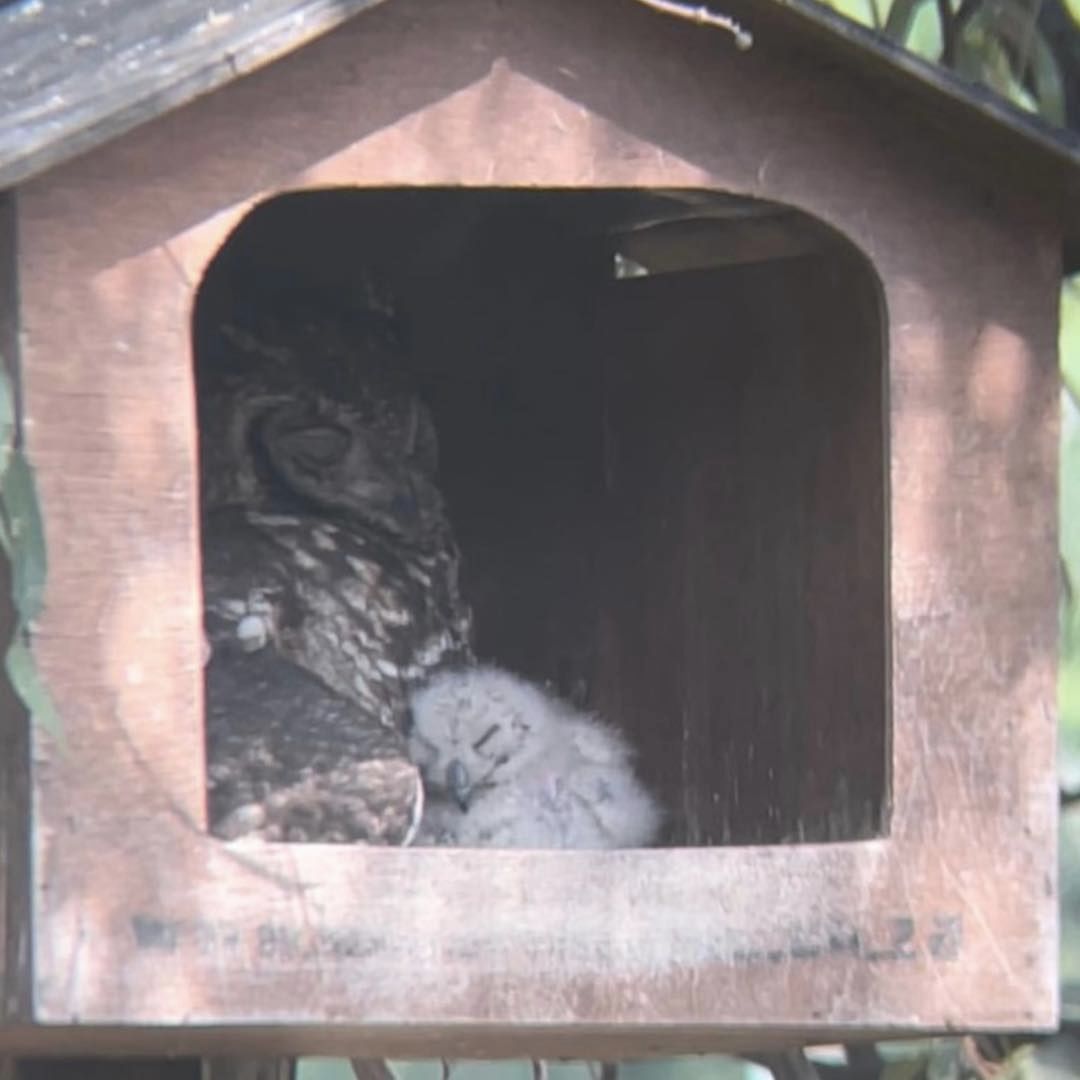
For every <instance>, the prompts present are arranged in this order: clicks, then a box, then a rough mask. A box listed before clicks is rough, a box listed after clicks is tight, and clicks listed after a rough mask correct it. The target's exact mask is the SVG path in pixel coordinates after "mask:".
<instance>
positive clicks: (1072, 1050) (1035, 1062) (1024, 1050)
mask: <svg viewBox="0 0 1080 1080" xmlns="http://www.w3.org/2000/svg"><path fill="white" fill-rule="evenodd" d="M1077 1076H1080V1039H1077V1038H1076V1036H1075V1035H1070V1034H1067V1033H1062V1034H1059V1035H1054V1036H1052V1037H1051V1038H1049V1039H1045V1040H1044V1041H1043V1042H1039V1043H1029V1044H1028V1045H1026V1046H1022V1047H1020V1049H1019V1050H1016V1051H1014V1052H1013V1053H1012V1054H1010V1055H1009V1056H1008V1058H1006V1060H1005V1062H1004V1067H1003V1068H1002V1070H1001V1072H1000V1073H998V1077H999V1080H1074V1078H1075V1077H1077Z"/></svg>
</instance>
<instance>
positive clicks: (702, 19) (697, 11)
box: [638, 0, 754, 52]
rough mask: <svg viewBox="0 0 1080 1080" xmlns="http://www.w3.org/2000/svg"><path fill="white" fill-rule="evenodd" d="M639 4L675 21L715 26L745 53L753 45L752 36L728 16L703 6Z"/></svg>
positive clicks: (643, 0)
mask: <svg viewBox="0 0 1080 1080" xmlns="http://www.w3.org/2000/svg"><path fill="white" fill-rule="evenodd" d="M638 3H639V4H644V5H645V6H646V7H651V8H652V9H653V10H654V11H662V12H663V13H664V14H665V15H674V16H675V18H676V19H688V20H689V21H690V22H693V23H697V24H698V25H699V26H715V27H717V29H720V30H726V31H727V32H728V33H729V34H731V36H732V37H733V38H734V39H735V48H736V49H739V50H741V51H743V52H745V51H746V50H747V49H749V48H750V47H751V46H752V45H753V44H754V35H753V34H751V33H750V31H749V30H747V29H746V28H745V27H743V26H741V25H740V24H739V23H737V22H736V21H735V20H734V19H733V18H732V17H731V16H730V15H718V14H717V13H716V12H715V11H710V10H709V9H708V8H707V7H706V6H705V5H704V4H700V5H698V6H696V7H695V6H694V5H693V4H684V3H679V0H638Z"/></svg>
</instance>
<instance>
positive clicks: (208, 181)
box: [0, 0, 1075, 1058]
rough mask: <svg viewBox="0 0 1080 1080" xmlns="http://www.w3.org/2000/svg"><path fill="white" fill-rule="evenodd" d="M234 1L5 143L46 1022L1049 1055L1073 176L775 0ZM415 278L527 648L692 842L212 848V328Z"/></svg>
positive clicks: (424, 351) (17, 746) (476, 515)
mask: <svg viewBox="0 0 1080 1080" xmlns="http://www.w3.org/2000/svg"><path fill="white" fill-rule="evenodd" d="M117 6H118V7H119V8H120V9H123V8H124V7H125V5H124V4H120V5H114V7H117ZM128 6H129V7H131V8H132V9H133V10H134V9H135V8H138V7H139V6H140V5H128ZM186 6H187V7H190V8H192V9H194V7H198V8H199V12H200V14H199V19H200V20H202V21H201V22H198V24H197V25H196V24H194V23H193V24H192V25H184V26H174V27H170V28H167V29H168V33H167V34H164V35H162V36H161V37H160V38H159V39H156V40H157V44H156V46H155V48H158V49H160V50H162V54H161V56H158V54H156V53H155V54H153V56H150V58H149V59H148V58H147V57H148V54H147V53H146V52H145V51H144V52H142V53H140V52H139V51H138V50H135V52H133V53H132V54H131V55H132V56H134V57H135V60H134V61H132V63H134V65H135V66H134V69H133V73H129V74H128V75H124V76H123V77H120V76H117V77H116V78H115V79H114V78H113V76H112V74H111V73H112V71H113V69H112V68H110V67H109V64H112V63H114V60H109V59H108V58H106V59H103V60H101V61H100V67H99V68H98V69H96V71H95V72H93V73H88V74H87V75H86V76H85V78H86V80H90V79H91V75H92V74H93V75H95V77H97V78H99V81H102V82H104V83H108V84H109V86H110V87H111V90H112V92H113V97H109V95H108V94H101V95H98V96H96V97H95V96H94V95H91V94H89V92H88V93H87V95H86V100H85V101H84V102H83V103H82V105H81V106H80V108H81V109H82V111H80V108H76V107H75V106H71V105H70V102H69V106H70V107H69V108H67V111H65V109H64V108H60V107H59V106H56V103H55V101H54V102H53V105H54V106H55V107H56V109H59V112H57V113H56V115H55V116H53V117H52V121H50V122H53V121H55V123H54V128H53V129H50V132H46V133H45V134H42V131H43V129H44V128H45V126H46V125H45V123H44V121H41V119H40V115H39V116H38V119H37V120H35V119H34V118H33V117H30V113H29V111H28V113H27V116H28V117H29V119H26V120H25V125H24V126H23V127H22V128H20V129H19V131H20V135H19V138H18V140H17V151H18V152H16V150H13V149H12V147H13V146H16V143H13V142H8V143H6V144H5V145H4V148H3V149H4V155H5V157H4V161H6V164H5V165H4V168H6V169H7V171H6V172H0V183H5V184H7V185H8V186H9V187H10V191H9V194H8V195H7V196H5V198H4V202H3V204H2V205H3V214H2V219H0V224H2V230H0V258H3V259H4V260H5V266H4V270H3V272H2V273H0V285H2V287H3V289H4V290H5V291H4V293H3V294H2V295H0V313H2V314H3V316H4V318H3V321H2V326H3V328H4V335H5V339H4V350H3V351H4V354H5V359H6V361H7V363H8V366H9V368H10V370H11V371H12V372H13V374H14V375H15V377H16V379H17V383H18V387H19V396H18V403H19V408H18V418H19V428H20V437H21V440H22V446H23V448H24V450H25V454H26V457H27V459H28V460H29V462H30V463H31V464H32V466H33V468H34V470H35V474H36V482H37V489H38V496H39V500H40V507H41V511H42V516H43V520H44V524H45V535H46V541H47V554H48V572H47V579H46V586H45V598H44V609H43V612H42V614H41V615H40V617H39V618H38V619H37V620H36V621H35V623H34V624H33V626H32V628H31V631H32V632H31V644H32V650H33V656H34V658H35V662H36V664H37V668H38V671H39V672H40V674H41V676H42V679H43V681H44V683H45V685H46V686H47V688H48V692H49V694H50V696H51V699H52V702H53V704H54V706H55V710H56V714H57V716H58V717H59V720H60V723H61V726H62V730H63V738H62V740H61V741H58V740H57V739H55V738H54V737H53V736H52V735H51V734H50V733H48V732H47V731H46V730H45V729H43V728H42V727H41V726H39V725H33V724H31V723H30V722H29V721H28V720H25V719H23V718H20V716H19V713H18V712H17V710H15V709H13V708H9V709H7V710H6V713H5V716H6V718H5V720H4V723H5V725H6V730H5V738H6V740H8V741H7V743H5V745H6V746H8V747H9V750H10V752H9V753H6V754H5V755H4V757H3V759H2V761H0V780H2V786H0V792H2V793H3V797H4V803H3V814H4V818H3V833H2V847H0V852H2V853H3V857H4V858H3V864H2V869H3V872H4V876H3V878H2V879H0V880H2V884H3V889H2V890H0V905H2V906H0V911H2V912H3V920H4V923H5V930H6V950H5V952H4V954H3V966H2V968H0V975H2V980H0V983H2V986H3V989H4V994H3V997H2V999H0V1010H2V1014H0V1015H2V1016H3V1022H4V1025H5V1026H4V1027H3V1029H2V1033H0V1047H4V1048H11V1049H12V1050H13V1051H19V1050H21V1051H25V1050H33V1049H34V1048H40V1047H42V1046H46V1045H47V1046H48V1047H50V1048H53V1049H55V1048H57V1047H65V1048H70V1049H75V1050H86V1049H93V1048H111V1049H117V1050H138V1049H142V1050H151V1051H155V1052H156V1051H157V1050H158V1049H161V1048H168V1047H174V1048H175V1047H183V1048H185V1049H186V1050H190V1049H191V1048H193V1047H198V1046H205V1047H207V1048H208V1049H213V1048H214V1047H221V1046H222V1045H225V1044H226V1042H227V1043H228V1045H229V1046H230V1047H232V1048H233V1049H235V1048H236V1047H237V1045H242V1046H246V1047H250V1048H251V1049H255V1048H260V1047H261V1048H263V1049H267V1050H272V1051H273V1052H293V1053H296V1052H333V1051H342V1052H349V1053H352V1054H354V1055H359V1054H364V1055H368V1056H371V1055H376V1054H387V1055H398V1056H409V1055H424V1056H429V1055H433V1054H443V1055H447V1056H489V1055H490V1056H494V1055H521V1054H535V1055H586V1054H596V1055H607V1056H609V1057H622V1058H626V1057H633V1056H639V1055H644V1054H649V1053H653V1052H660V1051H665V1052H667V1051H674V1052H691V1051H696V1050H704V1049H709V1048H730V1047H738V1046H754V1045H763V1044H767V1043H770V1042H772V1043H775V1042H777V1041H781V1040H788V1041H795V1040H809V1039H819V1040H820V1039H831V1038H834V1037H837V1036H845V1035H848V1034H854V1033H864V1034H866V1035H870V1034H874V1033H899V1032H916V1031H938V1030H946V1029H958V1028H963V1029H972V1028H975V1029H980V1028H997V1029H1015V1028H1041V1027H1046V1026H1049V1025H1052V1024H1053V1023H1054V1022H1055V1017H1056V964H1055V956H1056V949H1057V941H1056V903H1057V901H1056V877H1055V848H1056V837H1055V829H1056V824H1055V823H1056V782H1055V773H1054V760H1053V759H1054V743H1055V712H1056V710H1055V641H1056V633H1057V601H1056V581H1057V554H1056V551H1057V549H1056V527H1055V526H1056V491H1055V484H1056V459H1057V419H1056V416H1057V370H1056V334H1057V298H1058V289H1059V283H1060V275H1061V261H1060V253H1061V250H1062V243H1063V239H1065V238H1066V237H1067V236H1068V235H1071V233H1070V230H1072V229H1074V228H1075V223H1074V222H1071V221H1070V220H1068V219H1067V217H1066V214H1065V211H1064V209H1063V207H1064V206H1065V199H1064V197H1063V195H1064V192H1065V191H1066V189H1067V185H1068V182H1069V181H1068V176H1067V169H1066V168H1065V167H1064V166H1063V165H1062V164H1061V162H1059V161H1058V160H1057V159H1056V158H1055V157H1054V154H1053V153H1052V152H1051V151H1050V150H1048V149H1046V148H1045V147H1040V145H1038V144H1037V142H1036V141H1034V140H1032V139H1030V138H1028V137H1027V136H1026V135H1024V134H1023V133H1019V134H1018V133H1017V131H1016V130H1013V129H1012V128H1010V127H1009V126H1008V125H1007V124H1004V123H999V122H997V121H995V120H993V118H990V119H987V117H986V115H984V113H983V112H979V111H978V110H975V109H973V108H971V107H969V105H968V104H966V103H965V102H964V101H963V100H962V99H961V98H959V97H955V98H949V97H948V96H946V95H942V94H936V92H935V91H933V88H930V89H927V88H926V87H925V86H923V87H922V89H919V88H914V89H913V88H912V86H911V85H910V84H911V81H912V80H911V79H910V78H908V77H907V76H904V75H902V74H898V73H896V72H895V71H893V72H892V74H890V75H886V76H882V78H881V79H876V78H872V77H870V75H868V74H867V72H866V71H860V70H859V68H860V64H859V63H858V62H855V61H851V62H849V61H850V56H849V55H848V54H847V53H846V52H844V51H843V49H842V48H840V49H839V51H838V47H837V46H836V45H835V42H833V40H832V39H831V38H828V37H827V35H823V34H821V33H820V29H819V28H818V27H817V26H816V24H814V23H813V22H812V21H808V20H807V18H806V17H805V16H804V15H803V14H800V13H799V11H798V10H795V11H793V10H787V9H785V8H784V7H783V5H774V4H756V5H753V6H752V7H748V8H746V9H745V10H744V9H743V8H742V7H741V6H739V5H736V7H735V9H734V10H733V14H735V15H736V16H739V17H741V18H742V19H743V21H744V22H746V24H747V27H748V29H750V30H751V31H752V32H753V33H754V36H755V42H754V47H753V48H752V49H750V50H749V51H739V50H737V49H735V48H734V47H733V44H732V41H731V39H730V38H729V37H728V36H727V35H726V34H724V33H723V32H720V31H716V30H714V29H712V28H709V27H703V26H695V25H693V24H692V23H691V22H689V21H686V20H679V19H672V18H667V17H664V16H663V15H661V14H658V13H657V12H655V11H650V10H648V8H647V7H646V6H645V5H643V4H639V3H635V2H632V0H596V2H594V3H590V4H583V3H580V2H573V0H547V2H545V3H530V2H526V0H505V2H500V3H493V2H489V0H446V2H444V3H440V4H434V5H433V4H424V3H422V2H420V0H387V2H385V3H381V4H377V5H368V4H362V3H353V4H343V5H338V6H337V7H338V8H340V10H336V9H335V11H334V13H333V14H327V12H326V11H325V10H324V9H325V8H326V5H322V4H305V3H301V4H296V3H294V4H291V5H277V6H276V7H274V9H273V11H274V14H272V15H271V14H267V12H266V9H265V8H264V9H263V13H262V15H261V16H259V17H261V18H262V19H263V20H264V22H263V24H262V25H253V24H252V20H253V19H255V18H256V15H254V14H253V13H252V12H251V11H249V10H248V7H250V5H241V4H238V3H237V4H224V5H216V7H221V11H219V12H218V13H217V14H216V15H215V14H214V13H211V16H212V17H211V18H210V19H209V21H207V19H206V12H205V10H204V9H205V5H186ZM256 7H259V6H258V5H256ZM367 7H370V8H371V10H364V11H363V12H362V13H360V14H357V15H356V17H349V18H346V16H347V15H351V14H352V12H354V11H359V9H361V8H367ZM285 8H288V9H289V10H288V11H285V10H284V9H285ZM172 9H173V10H178V11H181V12H182V11H183V10H184V9H185V5H184V4H177V5H172ZM233 9H235V10H233ZM279 9H280V10H279ZM12 10H13V11H14V12H15V13H7V14H5V15H4V17H5V18H10V19H12V20H15V19H16V18H22V19H24V20H30V19H33V18H34V17H35V16H34V14H33V9H32V6H30V7H29V8H28V9H27V10H28V11H29V13H26V12H24V13H23V14H22V15H18V13H17V11H16V10H15V9H12ZM80 10H82V9H80ZM68 17H69V18H75V16H74V15H71V14H70V13H69V15H68ZM245 20H247V22H245ZM305 20H306V21H305ZM181 21H182V20H181ZM331 24H334V25H331ZM337 24H340V25H337ZM12 25H14V23H13V24H12ZM19 25H20V26H22V27H23V31H24V32H25V33H26V34H30V33H31V31H32V29H33V27H31V26H30V25H29V23H26V24H25V25H24V24H19ZM125 25H126V24H125ZM75 29H76V30H77V29H78V27H76V28H75ZM323 29H332V32H330V33H326V34H325V35H321V36H318V40H312V41H311V42H310V43H307V38H309V37H310V38H314V36H315V31H317V30H323ZM181 30H184V32H185V33H184V35H183V36H181V34H180V31H181ZM123 31H124V26H121V27H120V29H119V30H118V31H117V33H122V32H123ZM143 32H144V36H145V28H144V30H143ZM200 35H201V36H200ZM230 35H231V36H230ZM77 36H78V35H74V36H72V37H71V40H72V41H74V40H75V38H76V37H77ZM106 37H108V35H106ZM173 38H175V41H174V40H173ZM13 40H21V39H18V38H17V36H16V38H15V39H13ZM181 40H182V42H183V44H180V42H181ZM298 44H303V45H304V47H303V48H294V46H296V45H298ZM5 47H6V46H5ZM93 47H94V46H93V45H92V44H90V45H87V48H88V49H90V50H91V52H92V50H93ZM170 50H172V51H171V52H170ZM200 50H201V51H200ZM215 50H216V51H215ZM121 52H122V50H121V49H120V47H119V46H117V47H116V49H115V50H114V54H115V56H120V55H121ZM286 52H288V55H283V54H284V53H286ZM226 54H227V55H228V56H229V57H230V63H231V64H232V68H233V69H234V70H231V71H226V69H225V67H224V65H223V64H214V63H211V58H212V57H213V56H224V55H226ZM279 54H281V56H282V58H280V59H275V62H274V63H272V64H268V65H265V66H261V67H260V70H258V71H256V72H254V73H252V74H248V75H246V76H245V77H244V78H238V79H237V78H233V75H234V74H235V73H236V72H238V71H245V70H247V69H248V68H252V67H256V66H260V65H261V64H262V62H263V61H265V60H266V59H268V58H275V57H277V56H278V55H279ZM125 55H126V54H125ZM162 56H164V59H162ZM193 57H194V58H195V59H194V60H193V59H192V58H193ZM195 61H198V63H196V62H195ZM84 62H85V61H83V60H79V58H78V57H75V59H73V60H72V61H71V65H72V69H73V70H74V71H75V75H73V76H72V78H75V77H76V76H77V74H78V64H79V63H84ZM115 62H116V63H118V62H119V61H115ZM140 63H141V64H143V65H144V66H143V67H140V66H139V64H140ZM154 64H158V65H159V66H158V68H157V69H156V71H153V72H148V71H146V70H145V66H146V65H150V66H151V67H153V65H154ZM170 64H171V65H173V66H172V67H170V66H169V65H170ZM185 64H186V65H187V66H186V67H185V66H184V65H185ZM863 66H864V67H865V65H863ZM165 67H167V68H168V69H169V70H168V77H166V75H165V74H163V68H165ZM121 74H122V73H121ZM890 79H891V80H893V81H892V82H890V81H889V80H890ZM110 80H112V81H110ZM125 80H126V81H125ZM76 81H77V79H76ZM226 83H228V85H225V84H226ZM95 85H96V84H95ZM208 89H213V92H212V93H202V94H201V96H199V97H198V99H197V100H190V101H188V99H193V98H194V97H195V95H196V92H201V91H205V90H208ZM927 103H928V104H929V107H927ZM178 104H183V107H182V108H180V107H177V108H173V107H172V106H174V105H178ZM167 107H168V108H167ZM935 110H938V115H937V117H936V119H935V118H934V117H932V116H931V115H930V114H931V113H933V112H934V111H935ZM941 110H944V111H941ZM65 125H66V127H65ZM16 127H18V125H16ZM106 136H109V138H108V140H106V138H105V137H106ZM35 139H36V140H37V141H35ZM76 151H78V152H79V156H75V154H76ZM1074 202H1075V200H1074ZM1074 212H1075V211H1074ZM372 266H374V267H377V268H379V270H380V272H381V273H382V274H384V275H385V280H386V281H388V282H389V284H390V287H391V290H392V291H393V293H394V296H395V299H396V303H397V304H398V305H399V306H400V307H401V309H403V310H404V311H405V312H406V313H407V316H408V319H409V325H410V355H411V356H412V358H413V360H414V362H415V366H416V372H417V377H418V379H419V384H420V386H421V387H422V391H423V395H424V397H425V400H426V401H427V403H428V405H429V407H430V409H431V413H432V416H433V417H434V420H435V424H436V427H437V429H438V432H439V439H440V444H441V445H440V451H441V462H440V477H441V483H442V484H443V489H444V491H445V494H446V499H447V504H448V506H449V507H450V512H451V515H452V517H453V519H454V523H455V527H456V529H457V533H458V539H459V541H460V545H461V549H462V552H463V568H464V569H463V574H464V578H463V587H464V588H465V589H466V590H467V591H468V590H471V594H470V599H471V601H472V603H473V606H474V610H475V618H476V632H477V648H478V650H479V652H480V653H481V654H482V655H484V656H486V657H489V658H491V659H493V660H496V661H498V662H500V663H502V664H505V665H506V666H508V667H510V668H512V669H515V670H518V671H521V672H523V673H525V674H528V675H530V676H532V677H534V678H536V679H550V680H552V681H555V682H560V680H562V681H564V682H565V681H567V680H568V681H569V682H570V683H574V684H575V685H576V684H580V685H582V686H584V687H586V688H587V690H586V693H587V698H588V702H589V704H590V706H591V707H593V708H595V709H597V710H598V711H599V712H600V713H602V714H603V715H604V716H606V717H607V718H608V719H610V720H611V721H612V722H613V723H616V724H617V725H618V726H619V727H621V728H622V729H623V730H624V731H625V732H626V733H627V736H628V738H629V739H630V741H631V742H632V743H633V744H634V746H635V747H636V749H637V751H638V754H639V765H640V771H641V774H642V777H643V779H644V780H645V782H646V783H647V784H648V785H649V786H650V787H651V788H652V789H653V790H654V791H655V792H656V793H657V794H658V796H659V797H660V799H661V801H662V802H663V803H664V806H665V808H666V810H667V813H668V828H667V834H666V846H663V847H659V848H655V849H653V848H650V849H642V850H630V851H610V852H599V853H597V852H572V851H543V852H534V851H516V852H510V851H489V850H460V851H459V850H445V849H441V848H431V849H423V850H419V849H412V848H402V847H394V846H364V845H341V844H336V845H331V844H310V845H304V844H288V843H267V844H256V843H246V842H242V841H238V842H235V843H226V842H223V841H222V840H219V839H217V838H215V837H213V836H211V835H210V834H209V832H208V828H207V809H206V768H205V752H204V735H203V730H204V728H203V704H202V701H203V669H202V664H201V656H200V651H201V642H202V637H201V630H200V627H201V593H200V542H199V522H200V515H199V482H198V468H197V462H198V455H199V445H200V444H199V434H200V433H199V430H198V426H197V423H196V408H195V400H196V397H195V395H196V370H197V368H199V365H200V364H204V363H209V361H208V360H207V359H206V356H204V355H203V354H202V353H201V352H200V349H201V348H202V346H201V344H200V335H201V334H202V333H203V330H204V329H206V328H210V331H212V330H213V328H214V327H215V326H218V325H219V324H220V322H221V321H222V320H223V319H227V318H228V317H229V312H230V311H231V310H232V307H231V306H232V305H236V304H238V303H240V302H241V301H242V302H243V303H253V302H264V303H272V301H271V300H269V299H267V298H268V297H271V296H274V295H278V294H279V292H280V290H281V289H288V288H290V287H292V286H294V285H295V286H297V287H302V288H309V287H310V288H315V289H330V290H339V291H341V290H346V291H347V290H348V289H349V288H353V287H358V282H359V281H360V280H361V278H363V277H364V275H365V274H367V273H368V271H369V269H370V268H371V267H372ZM275 290H277V291H275ZM253 297H254V298H255V300H252V298H253ZM260 297H262V300H261V301H259V298H260ZM199 370H201V368H200V369H199Z"/></svg>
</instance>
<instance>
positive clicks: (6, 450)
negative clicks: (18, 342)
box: [0, 356, 15, 482]
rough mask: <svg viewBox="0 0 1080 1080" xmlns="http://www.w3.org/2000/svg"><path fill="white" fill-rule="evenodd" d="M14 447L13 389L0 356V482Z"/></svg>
mask: <svg viewBox="0 0 1080 1080" xmlns="http://www.w3.org/2000/svg"><path fill="white" fill-rule="evenodd" d="M14 446H15V387H14V386H13V385H12V382H11V377H10V376H9V375H8V373H7V369H6V368H5V367H4V358H3V357H2V356H0V482H2V479H3V476H4V474H5V473H6V472H7V467H8V461H9V460H10V458H11V451H12V449H13V448H14Z"/></svg>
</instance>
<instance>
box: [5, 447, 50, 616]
mask: <svg viewBox="0 0 1080 1080" xmlns="http://www.w3.org/2000/svg"><path fill="white" fill-rule="evenodd" d="M0 502H2V503H3V517H4V520H5V522H6V525H7V533H8V537H9V540H10V547H11V560H12V567H11V571H12V591H13V593H14V600H15V609H16V611H18V613H19V614H20V616H22V620H23V623H24V624H29V623H31V622H32V621H33V620H34V619H36V618H37V617H38V616H39V615H40V614H41V610H42V608H43V607H44V604H45V570H46V566H45V527H44V525H43V523H42V520H41V511H40V509H39V508H38V501H37V490H36V487H35V484H34V473H33V470H32V469H31V468H30V465H29V463H28V462H27V460H26V458H25V457H24V456H23V455H22V454H20V453H18V452H16V453H15V454H14V455H13V456H12V457H11V459H10V461H9V462H8V470H7V473H6V474H5V476H4V478H3V483H2V486H0Z"/></svg>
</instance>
